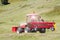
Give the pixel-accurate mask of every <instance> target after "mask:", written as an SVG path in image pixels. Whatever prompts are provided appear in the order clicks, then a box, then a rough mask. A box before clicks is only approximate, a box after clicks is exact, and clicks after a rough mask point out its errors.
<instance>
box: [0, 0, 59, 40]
mask: <svg viewBox="0 0 60 40" xmlns="http://www.w3.org/2000/svg"><path fill="white" fill-rule="evenodd" d="M9 2H10V3H11V4H9V5H2V4H1V5H0V40H60V18H59V17H60V0H9ZM32 11H36V13H38V14H39V15H40V16H42V18H43V19H44V20H45V21H52V20H54V21H55V22H56V30H55V31H54V32H52V31H51V30H47V31H46V33H45V34H41V33H39V32H37V33H27V34H26V33H22V34H16V33H13V32H12V31H11V28H12V26H18V25H19V23H21V22H25V16H26V14H27V13H32Z"/></svg>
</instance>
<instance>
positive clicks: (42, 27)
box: [12, 15, 56, 33]
mask: <svg viewBox="0 0 60 40" xmlns="http://www.w3.org/2000/svg"><path fill="white" fill-rule="evenodd" d="M30 16H31V15H29V16H28V17H27V22H26V23H22V24H20V26H13V27H12V32H17V33H23V32H25V33H29V32H37V31H39V32H40V33H45V32H46V29H51V30H52V31H55V24H56V23H55V22H47V21H43V20H42V21H39V19H38V17H37V20H34V21H33V20H31V18H30ZM40 19H41V18H40Z"/></svg>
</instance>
